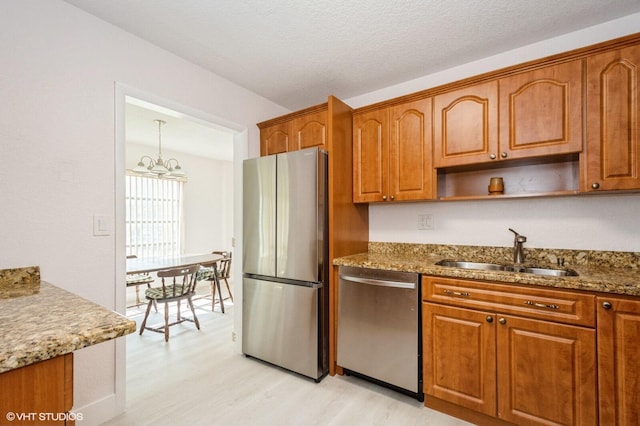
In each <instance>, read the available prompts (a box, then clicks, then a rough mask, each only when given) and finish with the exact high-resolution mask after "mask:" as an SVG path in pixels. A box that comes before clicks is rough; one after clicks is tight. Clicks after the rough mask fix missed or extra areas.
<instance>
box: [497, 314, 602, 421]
mask: <svg viewBox="0 0 640 426" xmlns="http://www.w3.org/2000/svg"><path fill="white" fill-rule="evenodd" d="M498 318H499V323H500V324H499V325H498V331H497V352H498V417H500V418H501V419H504V420H507V421H509V422H513V423H516V424H519V425H529V424H531V425H533V424H554V425H555V424H557V425H581V426H582V425H595V424H597V408H596V360H595V358H596V349H595V342H596V339H595V330H593V329H588V328H582V327H575V326H570V325H563V324H554V323H550V322H545V321H537V320H530V319H523V318H518V317H510V316H504V315H498ZM503 320H504V321H506V322H505V323H504V324H503V323H502V322H503Z"/></svg>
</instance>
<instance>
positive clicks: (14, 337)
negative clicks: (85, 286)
mask: <svg viewBox="0 0 640 426" xmlns="http://www.w3.org/2000/svg"><path fill="white" fill-rule="evenodd" d="M30 272H32V271H30ZM31 275H33V274H31ZM36 275H37V276H36V277H30V278H33V279H30V280H29V282H28V285H26V287H25V288H27V290H26V291H18V290H17V289H19V288H20V287H21V286H22V283H20V282H13V283H10V285H3V286H0V336H2V338H1V339H0V373H4V372H7V371H9V370H13V369H16V368H19V367H24V366H27V365H30V364H33V363H36V362H39V361H44V360H47V359H51V358H54V357H57V356H60V355H64V354H67V353H70V352H73V351H75V350H78V349H81V348H84V347H87V346H91V345H95V344H98V343H101V342H105V341H107V340H111V339H115V338H117V337H121V336H124V335H127V334H129V333H133V332H134V331H135V330H136V323H135V321H132V320H129V319H127V318H126V317H124V316H122V315H120V314H118V313H116V312H113V311H111V310H109V309H107V308H105V307H103V306H100V305H98V304H96V303H93V302H91V301H89V300H86V299H84V298H82V297H80V296H77V295H75V294H73V293H70V292H68V291H65V290H63V289H61V288H59V287H56V286H54V285H52V284H50V283H47V282H40V279H39V271H38V273H37V274H36Z"/></svg>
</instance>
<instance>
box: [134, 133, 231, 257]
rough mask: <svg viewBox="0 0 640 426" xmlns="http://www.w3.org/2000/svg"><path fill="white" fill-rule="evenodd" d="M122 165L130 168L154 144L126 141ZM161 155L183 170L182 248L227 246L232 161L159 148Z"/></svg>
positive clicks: (200, 250)
mask: <svg viewBox="0 0 640 426" xmlns="http://www.w3.org/2000/svg"><path fill="white" fill-rule="evenodd" d="M126 150H127V152H126V167H127V169H133V168H134V167H135V166H136V164H137V163H138V160H139V159H140V157H141V156H143V155H150V156H151V157H153V158H155V157H154V156H153V154H155V153H156V151H154V148H151V147H149V146H144V145H140V144H135V143H127V146H126ZM162 151H163V154H164V157H165V158H177V159H178V160H180V166H181V167H182V169H183V170H184V171H185V173H187V176H188V178H187V182H186V183H185V184H184V192H183V202H184V204H183V213H184V230H183V232H184V234H183V235H184V238H183V246H182V252H183V253H188V254H196V253H210V252H211V251H213V250H231V249H232V247H231V238H232V237H233V226H234V221H233V162H232V161H222V160H213V159H210V158H204V157H198V156H194V155H189V154H185V153H182V152H172V151H170V150H167V149H163V150H162Z"/></svg>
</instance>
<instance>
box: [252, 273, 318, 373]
mask: <svg viewBox="0 0 640 426" xmlns="http://www.w3.org/2000/svg"><path fill="white" fill-rule="evenodd" d="M321 296H322V294H321V288H314V287H306V286H303V285H295V284H287V283H281V282H274V281H265V280H258V279H254V278H248V277H244V279H243V307H242V351H243V353H244V354H246V355H249V356H252V357H255V358H258V359H261V360H263V361H267V362H269V363H271V364H275V365H277V366H280V367H283V368H286V369H288V370H291V371H295V372H296V373H300V374H302V375H305V376H308V377H311V378H313V379H319V378H320V377H322V376H324V374H325V373H326V367H325V365H326V362H325V361H326V360H325V356H324V355H323V351H322V350H320V349H322V346H321V343H322V339H323V336H322V332H321V329H322V328H321V327H319V325H320V321H321V318H322V316H321V315H320V312H319V303H318V302H319V299H320V298H321Z"/></svg>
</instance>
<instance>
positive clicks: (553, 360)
mask: <svg viewBox="0 0 640 426" xmlns="http://www.w3.org/2000/svg"><path fill="white" fill-rule="evenodd" d="M422 294H423V313H422V315H423V316H422V320H423V329H422V333H423V334H422V336H423V363H424V364H423V374H424V377H423V382H424V392H425V394H426V395H427V397H428V396H432V397H435V398H438V399H440V400H444V401H447V402H449V403H453V404H456V405H457V406H461V407H465V408H468V409H471V410H473V411H474V412H479V413H482V414H485V415H487V416H490V417H495V418H497V419H500V420H502V421H506V422H510V423H515V424H518V425H595V424H597V391H596V371H597V370H596V331H595V328H594V327H595V321H594V312H593V308H594V303H595V298H594V296H590V295H583V294H578V293H574V292H564V291H556V290H540V291H538V290H537V289H535V288H523V287H518V286H510V285H503V284H494V283H485V282H476V281H466V280H456V279H447V278H435V277H423V293H422ZM556 311H558V312H557V314H556ZM514 313H519V314H520V315H513V314H514ZM554 317H556V321H554ZM573 324H587V325H589V326H587V327H585V326H576V325H573ZM425 405H428V398H427V401H426V402H425Z"/></svg>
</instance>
